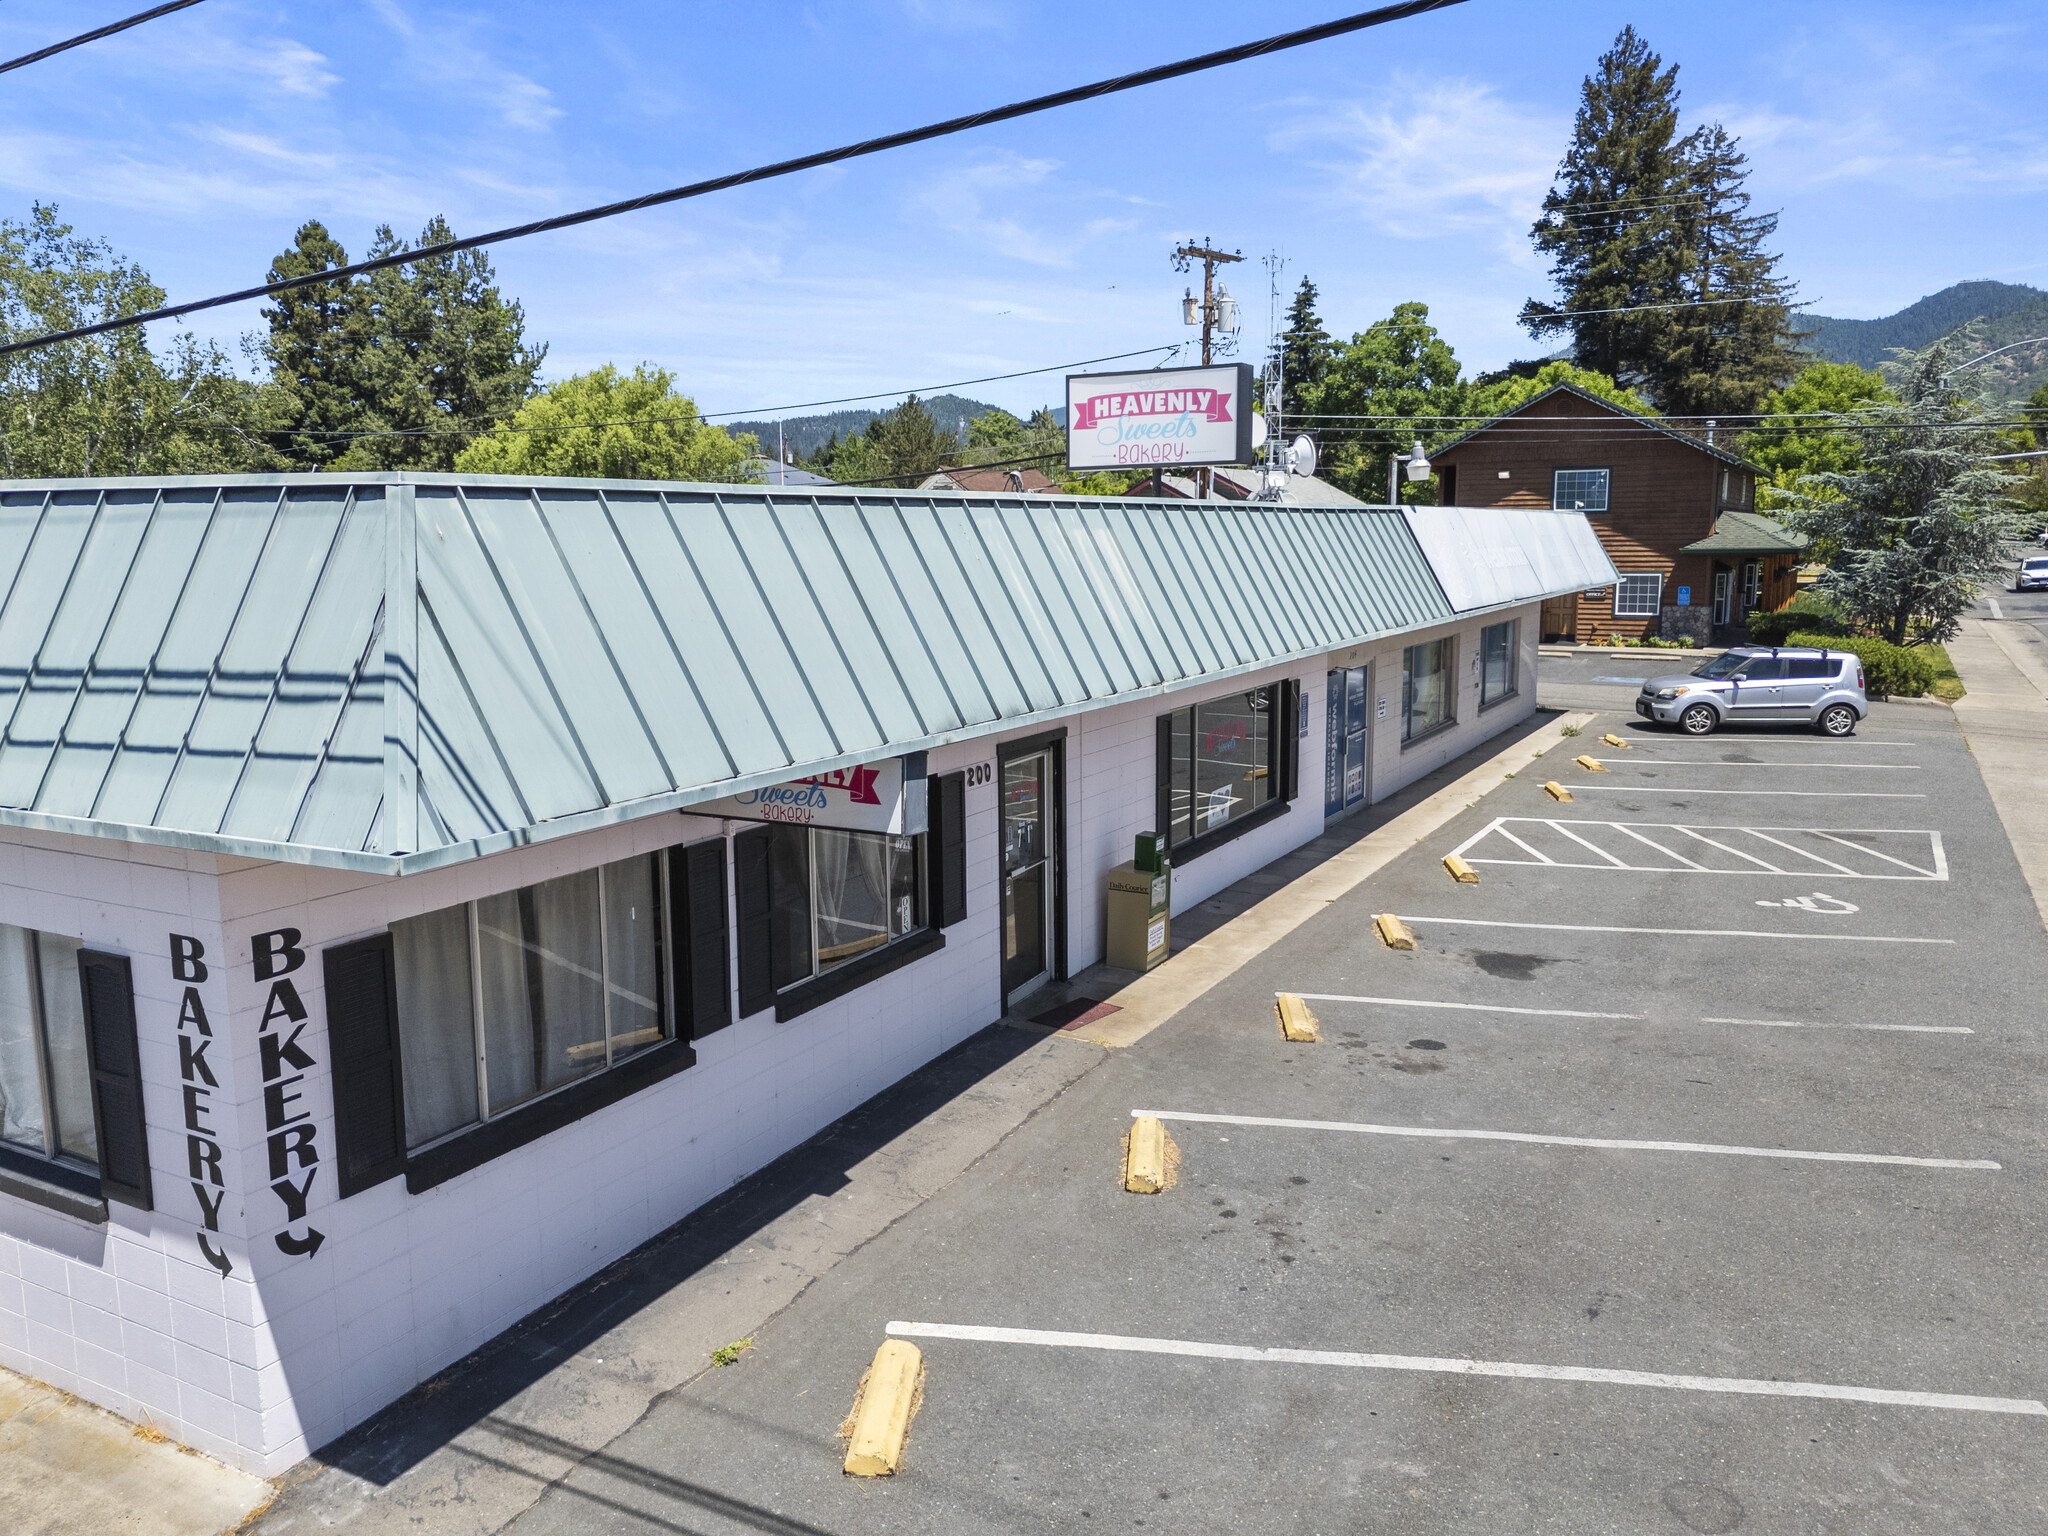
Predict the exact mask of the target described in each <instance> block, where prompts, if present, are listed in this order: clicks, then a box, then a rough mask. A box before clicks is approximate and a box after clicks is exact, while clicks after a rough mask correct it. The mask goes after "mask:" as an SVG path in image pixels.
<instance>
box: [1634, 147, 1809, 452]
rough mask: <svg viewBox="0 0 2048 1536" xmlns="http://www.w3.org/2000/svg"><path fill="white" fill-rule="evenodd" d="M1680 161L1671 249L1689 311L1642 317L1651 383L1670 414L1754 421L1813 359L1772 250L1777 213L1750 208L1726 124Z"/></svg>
mask: <svg viewBox="0 0 2048 1536" xmlns="http://www.w3.org/2000/svg"><path fill="white" fill-rule="evenodd" d="M1678 159H1679V161H1680V164H1681V166H1682V168H1683V169H1682V176H1683V182H1682V185H1683V186H1684V188H1685V191H1684V192H1683V193H1682V194H1681V200H1680V201H1678V202H1677V203H1675V204H1674V205H1673V207H1672V210H1671V212H1672V233H1673V236H1674V241H1673V250H1674V252H1675V255H1676V260H1677V263H1678V265H1679V266H1680V267H1681V268H1682V270H1683V272H1684V278H1683V282H1682V285H1681V290H1680V291H1681V292H1682V294H1683V296H1684V299H1685V300H1686V301H1688V304H1689V307H1686V308H1682V309H1669V310H1663V311H1658V312H1655V313H1652V314H1649V315H1645V316H1644V317H1643V320H1642V333H1643V339H1644V343H1645V346H1644V354H1643V357H1642V359H1641V366H1642V370H1643V373H1644V376H1645V383H1646V384H1647V385H1648V387H1649V389H1650V392H1651V393H1652V394H1654V395H1655V396H1656V397H1657V399H1658V402H1659V403H1660V404H1661V405H1662V406H1663V408H1664V411H1665V414H1667V415H1671V416H1679V417H1688V416H1689V417H1705V416H1734V415H1743V416H1747V415H1753V414H1754V413H1755V412H1756V410H1757V409H1758V406H1759V404H1760V403H1761V402H1762V400H1763V399H1764V397H1765V396H1766V395H1768V394H1769V393H1770V392H1771V391H1772V390H1774V389H1777V388H1779V387H1780V386H1782V385H1783V384H1784V383H1785V382H1786V381H1787V380H1788V379H1790V378H1791V377H1792V376H1793V375H1795V374H1796V373H1798V372H1799V370H1800V369H1801V368H1802V367H1803V366H1805V364H1806V363H1807V362H1809V361H1810V360H1811V359H1810V358H1809V357H1808V356H1807V355H1806V354H1804V353H1802V352H1800V350H1799V349H1798V346H1797V345H1796V342H1797V340H1798V333H1795V332H1794V331H1793V330H1792V309H1791V300H1792V292H1793V288H1792V284H1790V283H1789V282H1787V281H1786V280H1785V279H1783V278H1781V277H1780V276H1779V275H1778V271H1777V267H1778V258H1777V256H1775V255H1774V254H1772V253H1771V252H1769V251H1766V250H1765V249H1764V241H1765V240H1766V239H1767V238H1769V236H1770V235H1771V234H1772V233H1773V232H1774V231H1776V229H1777V227H1778V216H1777V215H1776V214H1774V213H1765V214H1753V213H1751V212H1750V211H1749V193H1748V192H1747V191H1745V190H1744V189H1743V182H1744V180H1745V179H1747V177H1748V175H1749V162H1748V157H1747V156H1745V155H1744V154H1743V153H1742V151H1741V149H1740V148H1739V147H1738V145H1737V141H1736V140H1735V139H1734V138H1733V137H1732V136H1731V135H1730V134H1729V133H1728V132H1727V130H1726V129H1724V128H1722V126H1721V125H1720V124H1719V123H1713V124H1710V125H1708V126H1707V127H1704V128H1700V129H1698V130H1696V131H1695V132H1693V133H1692V134H1690V135H1689V136H1688V137H1687V138H1686V140H1685V141H1684V143H1682V144H1681V145H1680V146H1679V149H1678ZM1708 300H1726V301H1727V302H1726V303H1710V302H1703V301H1708ZM1808 334H1810V333H1808Z"/></svg>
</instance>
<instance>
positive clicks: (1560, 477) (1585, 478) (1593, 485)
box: [1550, 469, 1608, 512]
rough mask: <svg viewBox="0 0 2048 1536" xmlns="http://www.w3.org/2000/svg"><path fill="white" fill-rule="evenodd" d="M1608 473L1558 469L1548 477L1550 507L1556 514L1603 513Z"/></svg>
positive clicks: (1599, 470)
mask: <svg viewBox="0 0 2048 1536" xmlns="http://www.w3.org/2000/svg"><path fill="white" fill-rule="evenodd" d="M1607 479H1608V472H1607V471H1606V470H1604V469H1559V470H1553V471H1552V472H1551V477H1550V505H1551V509H1552V510H1553V511H1557V512H1605V511H1606V510H1607Z"/></svg>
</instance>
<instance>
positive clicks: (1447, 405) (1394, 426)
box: [1302, 303, 1467, 502]
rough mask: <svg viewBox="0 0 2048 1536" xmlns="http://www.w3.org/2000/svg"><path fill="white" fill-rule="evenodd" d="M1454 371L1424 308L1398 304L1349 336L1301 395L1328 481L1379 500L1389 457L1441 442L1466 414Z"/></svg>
mask: <svg viewBox="0 0 2048 1536" xmlns="http://www.w3.org/2000/svg"><path fill="white" fill-rule="evenodd" d="M1458 371H1459V370H1458V359H1457V357H1456V355H1455V354H1454V353H1453V352H1452V351H1451V348H1450V344H1449V343H1448V342H1446V341H1445V340H1444V339H1443V338H1442V337H1441V336H1439V335H1438V334H1437V331H1436V327H1434V326H1432V325H1431V324H1430V323H1429V306H1428V305H1427V304H1417V303H1407V304H1397V305H1395V306H1394V312H1393V314H1392V315H1390V316H1389V317H1388V318H1386V319H1385V320H1376V321H1374V322H1373V323H1372V324H1371V325H1369V326H1367V327H1366V328H1365V329H1364V330H1363V331H1360V332H1359V333H1358V334H1356V335H1355V336H1353V337H1352V338H1351V340H1350V342H1349V343H1348V344H1347V345H1345V346H1344V347H1343V348H1342V349H1341V350H1339V351H1338V352H1337V354H1336V355H1335V356H1334V357H1333V358H1332V359H1331V360H1330V364H1329V368H1328V370H1327V371H1326V372H1325V373H1324V375H1323V377H1322V378H1321V379H1320V380H1319V381H1318V382H1317V383H1315V384H1313V385H1310V386H1308V387H1307V388H1306V389H1305V390H1304V391H1303V394H1302V407H1303V412H1304V415H1303V419H1304V420H1305V421H1307V422H1308V423H1309V425H1310V430H1312V431H1314V432H1315V433H1316V434H1317V435H1318V437H1319V438H1320V440H1321V441H1322V442H1323V444H1324V458H1325V462H1326V463H1327V464H1328V465H1329V469H1328V470H1327V471H1326V473H1327V474H1328V475H1329V478H1330V479H1331V480H1333V481H1334V482H1335V483H1336V484H1338V485H1340V486H1342V487H1343V488H1344V489H1345V490H1347V491H1349V492H1351V494H1352V495H1354V496H1358V497H1360V498H1362V499H1364V500H1367V501H1375V502H1376V501H1379V500H1381V499H1383V498H1384V497H1385V495H1386V484H1387V459H1388V455H1390V454H1393V453H1398V452H1400V451H1401V450H1402V449H1404V448H1406V447H1408V446H1409V444H1410V443H1411V442H1413V441H1414V440H1415V439H1416V438H1433V437H1436V436H1438V435H1439V434H1440V432H1441V431H1442V429H1443V428H1444V427H1445V426H1446V425H1447V424H1448V421H1447V419H1454V418H1457V417H1458V416H1460V415H1461V414H1462V413H1463V412H1464V410H1465V403H1466V395H1467V390H1466V387H1465V386H1464V385H1463V384H1462V383H1461V382H1460V381H1459V377H1458ZM1423 499H1427V496H1426V495H1425V496H1424V498H1423Z"/></svg>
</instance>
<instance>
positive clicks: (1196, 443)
mask: <svg viewBox="0 0 2048 1536" xmlns="http://www.w3.org/2000/svg"><path fill="white" fill-rule="evenodd" d="M1252 451H1253V450H1252V370H1251V365H1250V364H1248V363H1232V364H1228V365H1226V366H1224V367H1220V368H1154V369H1151V370H1149V371H1147V372H1145V373H1070V374H1068V375H1067V467H1068V468H1069V469H1081V470H1087V469H1138V468H1150V467H1153V466H1157V467H1159V468H1162V469H1192V468H1194V467H1196V466H1197V465H1202V464H1249V463H1251V461H1252Z"/></svg>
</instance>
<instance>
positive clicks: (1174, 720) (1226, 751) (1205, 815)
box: [1159, 683, 1293, 852]
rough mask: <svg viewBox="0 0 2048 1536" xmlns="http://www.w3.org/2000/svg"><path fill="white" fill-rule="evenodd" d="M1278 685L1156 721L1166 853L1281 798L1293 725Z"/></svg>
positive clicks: (1287, 691) (1283, 688)
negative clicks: (1290, 730)
mask: <svg viewBox="0 0 2048 1536" xmlns="http://www.w3.org/2000/svg"><path fill="white" fill-rule="evenodd" d="M1292 692H1293V690H1292V688H1291V687H1289V686H1288V685H1285V684H1272V683H1269V684H1267V685H1266V686H1265V687H1262V688H1249V689H1246V690H1245V691H1244V692H1242V693H1227V694H1225V695H1224V696H1223V697H1222V698H1220V699H1205V700H1203V701H1202V702H1201V703H1199V704H1190V705H1189V706H1187V708H1185V709H1176V710H1175V711H1173V713H1172V714H1169V715H1162V716H1160V717H1159V757H1160V761H1159V801H1160V810H1159V815H1160V818H1161V820H1162V822H1163V824H1164V826H1165V829H1166V846H1167V849H1168V851H1169V852H1171V851H1173V850H1176V849H1182V848H1187V847H1189V846H1191V845H1195V844H1199V843H1200V842H1201V841H1202V840H1203V839H1204V838H1209V837H1214V836H1216V835H1218V834H1220V833H1223V832H1225V831H1234V830H1236V829H1237V828H1239V827H1240V826H1241V825H1242V824H1244V823H1245V822H1246V821H1247V820H1248V818H1250V817H1251V816H1252V815H1253V814H1254V813H1256V812H1258V811H1261V810H1264V809H1265V808H1266V807H1267V806H1269V805H1272V804H1274V803H1275V802H1276V801H1278V800H1280V799H1282V798H1285V799H1292V798H1293V796H1292V794H1291V793H1288V794H1286V795H1284V796H1283V794H1282V774H1281V772H1280V769H1281V768H1282V767H1283V766H1284V765H1285V764H1286V763H1287V762H1288V761H1290V758H1289V755H1288V750H1287V749H1288V746H1289V744H1290V743H1291V742H1292V740H1293V738H1292V736H1290V735H1289V734H1288V733H1287V728H1288V726H1290V725H1291V724H1292V721H1291V720H1289V719H1287V718H1284V717H1285V716H1287V714H1288V709H1287V706H1286V703H1285V700H1284V698H1283V695H1291V694H1292Z"/></svg>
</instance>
